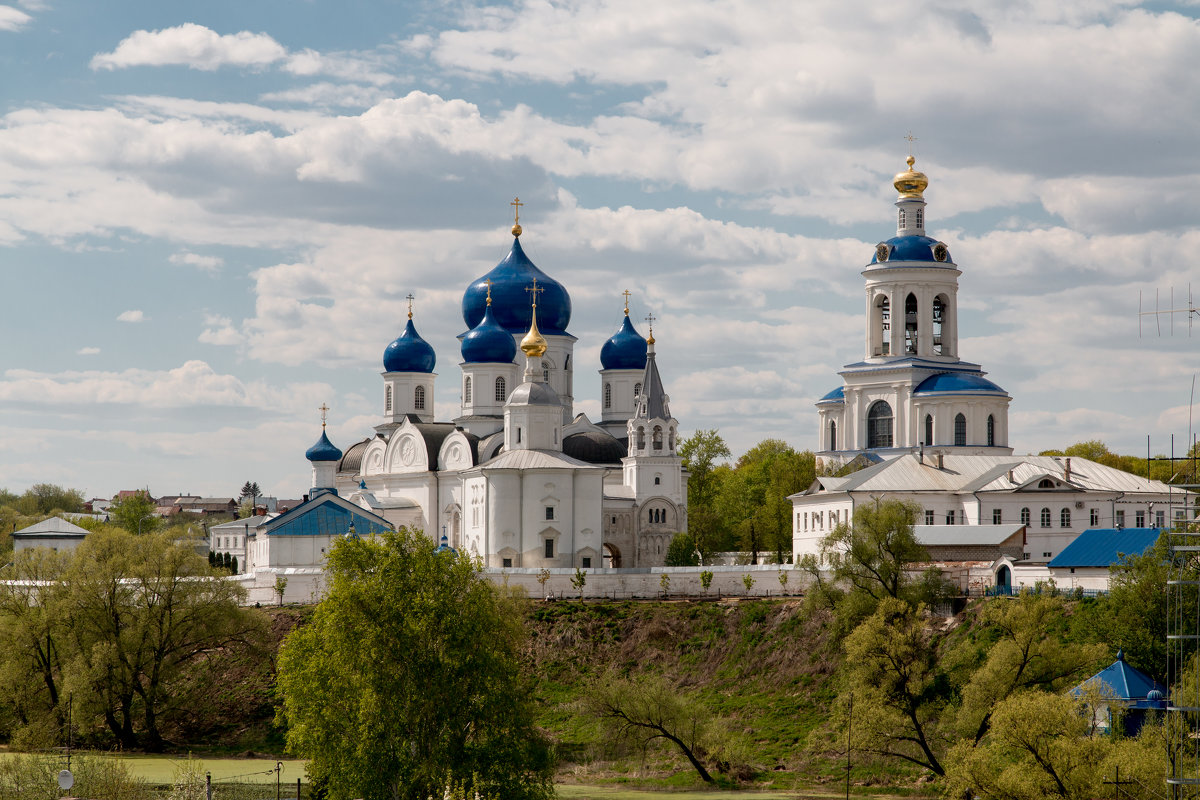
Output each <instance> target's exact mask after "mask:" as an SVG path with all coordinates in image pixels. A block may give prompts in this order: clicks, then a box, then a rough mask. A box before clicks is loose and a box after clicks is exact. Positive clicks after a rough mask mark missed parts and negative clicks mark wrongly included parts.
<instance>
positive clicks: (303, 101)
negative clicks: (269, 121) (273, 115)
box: [259, 81, 392, 108]
mask: <svg viewBox="0 0 1200 800" xmlns="http://www.w3.org/2000/svg"><path fill="white" fill-rule="evenodd" d="M391 96H392V95H391V93H390V92H388V91H387V90H386V89H380V88H378V87H375V86H358V85H356V84H352V83H347V84H342V83H330V82H328V81H322V82H320V83H313V84H309V85H308V86H301V87H299V88H297V89H284V90H281V91H278V92H267V93H266V94H263V95H261V96H260V97H259V99H260V100H262V101H263V102H264V103H294V104H297V105H305V106H316V107H319V108H338V107H342V108H366V107H369V106H373V105H375V104H376V103H378V102H380V101H381V100H386V99H388V98H389V97H391Z"/></svg>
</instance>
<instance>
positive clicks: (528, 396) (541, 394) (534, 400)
mask: <svg viewBox="0 0 1200 800" xmlns="http://www.w3.org/2000/svg"><path fill="white" fill-rule="evenodd" d="M505 405H506V406H561V405H562V401H561V400H559V399H558V393H557V392H555V391H554V390H553V389H551V388H550V386H549V384H545V383H542V382H540V381H539V382H537V383H522V384H521V385H520V386H518V387H517V388H515V389H513V390H512V394H510V395H509V396H508V402H507V403H505Z"/></svg>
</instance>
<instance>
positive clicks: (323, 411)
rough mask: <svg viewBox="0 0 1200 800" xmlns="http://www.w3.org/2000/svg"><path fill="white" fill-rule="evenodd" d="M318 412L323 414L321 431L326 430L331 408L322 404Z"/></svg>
mask: <svg viewBox="0 0 1200 800" xmlns="http://www.w3.org/2000/svg"><path fill="white" fill-rule="evenodd" d="M317 410H318V411H320V412H321V430H325V415H326V414H328V413H329V406H327V405H325V404H324V403H321V407H320V408H319V409H317Z"/></svg>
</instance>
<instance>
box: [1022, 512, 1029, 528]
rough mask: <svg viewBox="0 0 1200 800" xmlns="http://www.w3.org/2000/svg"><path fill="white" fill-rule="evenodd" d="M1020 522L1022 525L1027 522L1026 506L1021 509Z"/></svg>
mask: <svg viewBox="0 0 1200 800" xmlns="http://www.w3.org/2000/svg"><path fill="white" fill-rule="evenodd" d="M1021 524H1022V525H1028V524H1029V509H1028V508H1022V509H1021Z"/></svg>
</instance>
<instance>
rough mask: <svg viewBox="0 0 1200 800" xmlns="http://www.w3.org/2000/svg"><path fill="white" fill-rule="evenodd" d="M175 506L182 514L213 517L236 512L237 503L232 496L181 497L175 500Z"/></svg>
mask: <svg viewBox="0 0 1200 800" xmlns="http://www.w3.org/2000/svg"><path fill="white" fill-rule="evenodd" d="M175 506H176V507H177V508H178V509H179V511H180V513H183V514H195V515H199V516H204V517H215V516H218V515H220V514H234V513H236V512H237V507H238V504H237V500H235V499H233V498H232V497H183V498H180V499H179V500H177V501H176V502H175Z"/></svg>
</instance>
